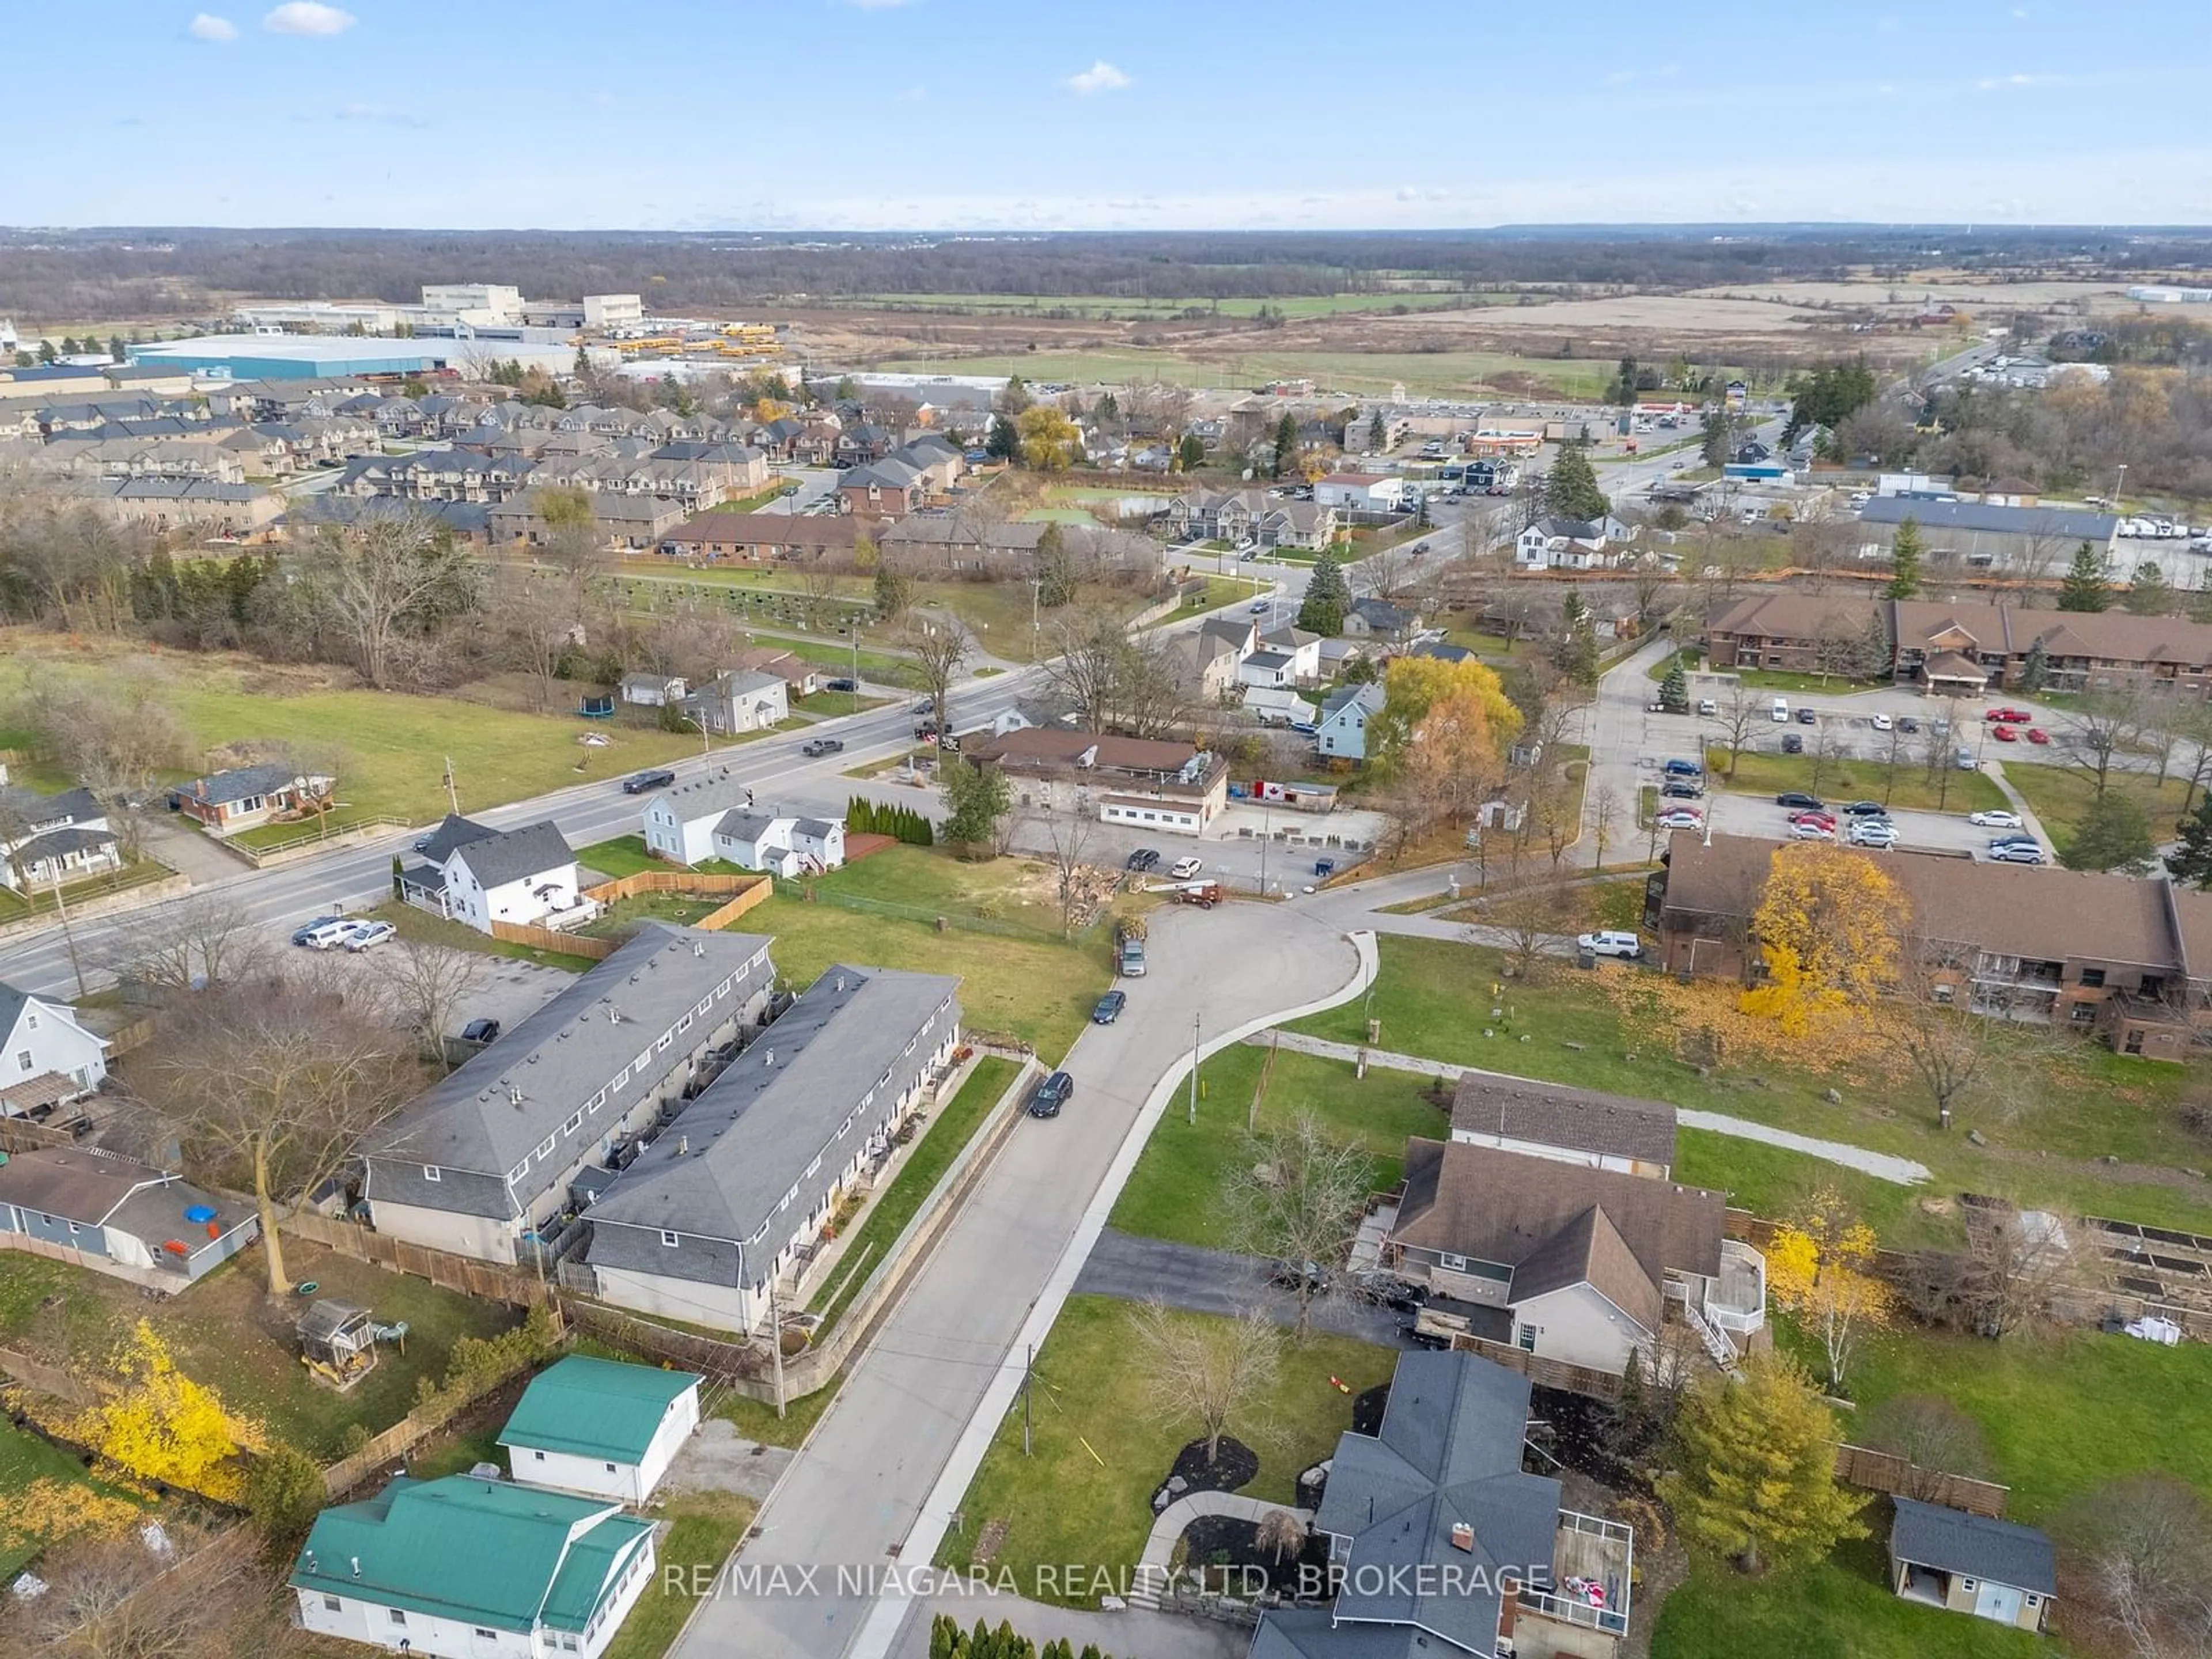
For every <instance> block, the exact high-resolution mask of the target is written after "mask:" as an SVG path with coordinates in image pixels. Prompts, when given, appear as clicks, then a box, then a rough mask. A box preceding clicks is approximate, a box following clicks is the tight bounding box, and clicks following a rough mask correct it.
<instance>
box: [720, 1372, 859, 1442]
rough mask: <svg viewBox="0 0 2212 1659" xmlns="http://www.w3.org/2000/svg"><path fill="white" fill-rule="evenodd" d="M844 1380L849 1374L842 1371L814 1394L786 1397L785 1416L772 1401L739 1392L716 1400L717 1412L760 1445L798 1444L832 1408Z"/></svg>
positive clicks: (745, 1437)
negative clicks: (830, 1406) (778, 1412)
mask: <svg viewBox="0 0 2212 1659" xmlns="http://www.w3.org/2000/svg"><path fill="white" fill-rule="evenodd" d="M844 1380H845V1374H844V1373H843V1372H842V1371H840V1372H838V1373H837V1375H836V1376H834V1377H832V1378H831V1379H830V1380H829V1382H828V1383H824V1384H823V1386H822V1387H821V1388H818V1389H816V1390H815V1391H814V1392H813V1393H812V1394H807V1395H800V1396H799V1398H798V1399H796V1400H787V1401H784V1402H783V1415H782V1416H781V1417H778V1416H777V1415H776V1414H775V1406H773V1405H772V1404H770V1403H769V1401H765V1400H755V1399H753V1398H752V1397H751V1396H750V1395H742V1394H738V1393H735V1392H732V1393H730V1394H726V1395H723V1396H722V1397H721V1399H720V1401H716V1402H715V1406H714V1415H715V1416H716V1417H719V1418H720V1419H722V1420H723V1421H724V1422H726V1423H727V1424H729V1425H731V1426H732V1427H733V1428H735V1429H736V1430H737V1431H738V1435H739V1437H742V1438H744V1439H746V1440H750V1441H753V1442H755V1443H757V1444H759V1445H763V1446H796V1445H798V1444H799V1443H800V1442H801V1441H803V1440H805V1438H806V1437H807V1436H808V1435H810V1434H811V1433H813V1432H814V1425H816V1424H817V1423H818V1422H820V1421H821V1420H822V1413H824V1412H826V1411H828V1410H829V1402H830V1401H833V1400H835V1399H836V1397H837V1390H838V1389H839V1387H840V1386H841V1385H842V1383H844Z"/></svg>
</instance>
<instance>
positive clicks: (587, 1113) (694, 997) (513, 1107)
mask: <svg viewBox="0 0 2212 1659" xmlns="http://www.w3.org/2000/svg"><path fill="white" fill-rule="evenodd" d="M774 992H775V968H774V966H773V965H772V964H771V963H769V940H768V939H765V938H763V937H762V936H761V935H759V934H757V933H706V932H702V931H701V930H699V929H696V928H690V927H671V926H670V925H669V924H667V923H665V922H659V921H648V922H646V923H644V924H643V925H642V926H641V927H640V928H639V929H638V931H637V933H635V934H634V935H633V936H632V937H631V938H629V939H627V940H625V941H624V942H623V945H622V946H621V947H620V948H619V949H618V950H617V951H615V953H614V954H613V955H612V956H611V957H607V958H606V959H605V961H603V962H600V963H597V964H596V965H594V966H593V967H592V968H591V969H587V970H586V972H584V973H583V974H581V975H578V976H577V977H576V978H575V979H574V980H572V981H569V982H568V984H566V985H563V986H562V987H561V989H560V990H559V991H558V992H557V993H556V994H555V995H554V997H553V999H552V1000H550V1002H547V1003H546V1004H545V1005H544V1006H543V1007H541V1008H539V1009H538V1011H537V1012H534V1013H532V1015H530V1016H529V1017H528V1018H526V1019H525V1020H523V1021H522V1023H521V1024H519V1025H516V1026H515V1027H513V1029H512V1030H509V1031H507V1033H506V1034H505V1035H504V1036H501V1038H500V1040H499V1041H498V1042H495V1043H493V1044H492V1045H491V1046H490V1047H489V1048H486V1049H484V1050H483V1052H482V1053H480V1054H474V1055H471V1057H470V1058H469V1060H467V1061H466V1063H465V1064H464V1065H463V1066H460V1068H459V1070H457V1071H455V1072H453V1073H449V1074H448V1075H447V1076H446V1077H444V1078H442V1079H440V1080H439V1081H438V1082H436V1083H435V1084H433V1085H431V1086H430V1087H429V1088H428V1090H426V1091H424V1092H423V1093H422V1095H420V1096H418V1097H416V1100H415V1101H414V1102H413V1103H411V1104H410V1105H409V1106H408V1107H407V1108H406V1109H405V1110H404V1111H403V1112H401V1113H400V1114H399V1115H398V1117H396V1118H394V1119H393V1120H392V1121H391V1122H389V1123H387V1124H386V1125H385V1126H384V1127H381V1128H380V1129H379V1130H378V1131H377V1132H376V1133H375V1134H374V1135H373V1136H372V1137H371V1138H370V1139H369V1140H368V1143H367V1145H366V1146H364V1147H363V1148H362V1164H363V1167H364V1170H365V1174H364V1175H363V1177H362V1199H363V1200H364V1201H365V1202H366V1203H367V1205H368V1211H369V1215H370V1218H371V1219H372V1221H373V1222H374V1225H375V1227H376V1230H377V1231H379V1232H380V1233H388V1234H390V1235H392V1237H395V1238H403V1239H406V1240H409V1241H410V1242H412V1243H417V1244H425V1245H428V1246H429V1247H431V1248H432V1249H441V1250H451V1251H453V1252H454V1253H455V1254H457V1255H466V1256H473V1257H475V1258H476V1259H477V1260H478V1261H499V1262H513V1261H517V1260H518V1259H520V1257H521V1256H522V1255H525V1254H526V1247H527V1245H529V1244H534V1243H537V1242H538V1240H539V1239H540V1238H541V1237H543V1235H544V1231H550V1230H551V1229H552V1228H553V1226H554V1224H555V1223H556V1221H557V1219H558V1218H559V1217H560V1216H561V1215H562V1213H564V1212H568V1211H571V1210H574V1209H576V1208H579V1207H580V1206H581V1204H582V1202H583V1199H584V1196H585V1195H586V1194H588V1193H590V1192H592V1191H595V1190H597V1189H598V1188H600V1187H603V1186H604V1185H605V1183H606V1182H609V1181H611V1179H612V1178H613V1171H614V1170H615V1168H616V1167H617V1165H620V1164H624V1163H627V1162H628V1160H629V1158H631V1157H632V1156H633V1155H634V1149H635V1146H636V1144H637V1140H638V1138H639V1137H640V1136H641V1134H643V1133H645V1132H647V1130H650V1129H653V1128H655V1127H658V1126H659V1121H660V1118H661V1115H662V1113H663V1112H664V1110H665V1109H668V1108H670V1107H671V1106H672V1105H674V1104H675V1103H677V1102H678V1101H680V1100H682V1099H683V1098H684V1093H685V1091H686V1090H687V1089H689V1088H690V1085H691V1084H692V1082H693V1079H695V1078H696V1076H697V1075H698V1074H699V1073H700V1072H701V1070H702V1068H703V1067H705V1066H708V1065H709V1064H711V1060H710V1057H711V1056H712V1055H713V1054H714V1051H715V1050H716V1049H717V1048H723V1047H726V1045H728V1044H729V1043H731V1042H733V1041H735V1040H736V1039H737V1038H738V1036H740V1035H741V1034H743V1033H744V1032H745V1031H748V1030H750V1029H751V1028H753V1027H754V1026H756V1025H757V1024H759V1023H760V1021H761V1018H762V1017H763V1014H764V1013H765V1012H766V1011H767V1008H768V1004H769V998H770V997H771V996H772V995H773V994H774Z"/></svg>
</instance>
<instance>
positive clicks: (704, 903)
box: [576, 893, 729, 939]
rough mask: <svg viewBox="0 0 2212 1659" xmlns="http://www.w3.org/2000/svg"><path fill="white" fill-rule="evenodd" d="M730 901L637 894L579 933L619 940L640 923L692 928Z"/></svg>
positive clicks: (610, 906)
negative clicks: (661, 923)
mask: <svg viewBox="0 0 2212 1659" xmlns="http://www.w3.org/2000/svg"><path fill="white" fill-rule="evenodd" d="M728 902H729V901H728V899H727V898H726V897H724V896H720V895H717V896H714V897H713V898H693V897H692V896H690V895H689V894H688V893H635V894H633V895H631V896H629V898H626V899H617V900H616V901H615V902H613V903H612V904H610V905H609V906H607V908H606V909H605V911H604V912H602V913H601V914H600V915H599V919H598V920H597V921H592V922H588V923H586V925H585V926H583V927H579V928H578V929H576V931H577V932H578V933H583V934H586V935H588V936H589V937H591V938H592V939H628V938H629V936H630V935H631V934H632V933H635V932H636V931H637V928H638V924H639V923H641V922H647V921H665V922H670V923H672V924H673V925H675V926H677V927H690V926H691V925H692V924H693V923H694V922H696V921H698V920H699V919H700V917H702V916H708V915H713V914H714V912H715V911H717V910H719V909H720V908H722V906H723V905H725V904H726V903H728Z"/></svg>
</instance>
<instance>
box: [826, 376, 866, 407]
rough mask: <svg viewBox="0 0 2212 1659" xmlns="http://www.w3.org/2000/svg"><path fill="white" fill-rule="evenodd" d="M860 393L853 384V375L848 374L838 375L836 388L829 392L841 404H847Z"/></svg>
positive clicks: (858, 388)
mask: <svg viewBox="0 0 2212 1659" xmlns="http://www.w3.org/2000/svg"><path fill="white" fill-rule="evenodd" d="M830 396H832V397H833V398H836V400H837V401H838V402H839V403H841V404H849V403H851V402H852V401H853V400H854V398H857V397H859V396H860V387H858V386H854V384H853V377H852V376H851V375H849V374H841V375H839V376H838V377H837V386H836V391H834V392H831V393H830Z"/></svg>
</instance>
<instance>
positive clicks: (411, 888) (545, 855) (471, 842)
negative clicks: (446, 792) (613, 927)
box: [399, 817, 599, 933]
mask: <svg viewBox="0 0 2212 1659" xmlns="http://www.w3.org/2000/svg"><path fill="white" fill-rule="evenodd" d="M418 850H419V851H420V852H422V854H423V856H424V860H425V861H424V862H423V863H422V864H418V865H415V866H411V867H410V868H407V869H404V870H402V871H401V872H400V876H399V884H400V890H401V892H402V893H403V894H404V896H406V898H407V899H408V900H409V901H410V902H411V903H414V904H416V905H419V906H420V907H421V908H423V909H426V910H429V911H433V912H435V914H436V915H441V916H445V917H447V918H448V919H449V920H451V921H462V922H466V923H467V924H468V925H469V926H470V927H473V928H475V929H476V930H477V932H478V933H489V932H491V927H492V923H494V922H495V921H504V922H507V923H511V924H513V925H514V926H516V927H530V926H533V925H534V926H538V927H576V926H580V925H581V924H582V923H584V922H586V921H590V920H592V917H593V916H596V915H598V914H599V906H598V905H597V904H595V903H594V902H592V901H591V900H589V899H587V898H585V897H584V896H582V895H581V894H580V892H579V891H578V890H577V887H576V855H575V854H574V852H572V851H571V850H569V847H568V842H567V840H566V839H564V838H563V837H562V834H561V831H560V830H559V829H558V828H556V826H555V824H554V823H553V820H552V819H550V818H541V819H540V820H539V821H538V822H537V823H532V824H526V825H524V826H523V827H522V828H521V829H491V828H489V827H488V826H487V825H484V824H481V823H474V822H472V821H471V820H470V819H467V818H464V817H448V818H447V820H446V821H445V822H444V823H441V825H439V826H438V828H437V829H435V831H433V832H432V833H431V834H430V835H428V836H425V837H424V838H423V841H422V845H421V846H420V848H418Z"/></svg>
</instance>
